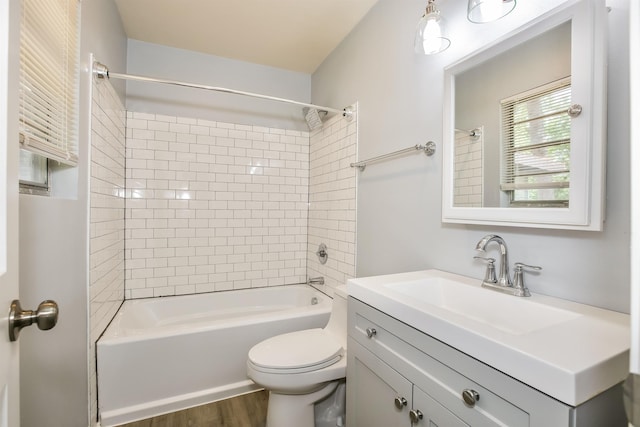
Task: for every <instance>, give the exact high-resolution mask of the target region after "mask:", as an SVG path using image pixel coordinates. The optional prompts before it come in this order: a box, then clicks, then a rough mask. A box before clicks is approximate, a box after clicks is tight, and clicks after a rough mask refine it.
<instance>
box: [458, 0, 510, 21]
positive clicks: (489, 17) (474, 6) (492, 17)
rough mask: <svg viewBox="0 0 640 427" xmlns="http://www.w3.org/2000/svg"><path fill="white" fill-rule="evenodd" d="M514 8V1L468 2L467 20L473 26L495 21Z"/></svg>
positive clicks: (483, 0)
mask: <svg viewBox="0 0 640 427" xmlns="http://www.w3.org/2000/svg"><path fill="white" fill-rule="evenodd" d="M515 7H516V0H469V5H468V7H467V18H468V19H469V21H471V22H473V23H475V24H485V23H487V22H492V21H497V20H498V19H500V18H502V17H503V16H505V15H508V14H509V13H510V12H511V11H512V10H513V9H514V8H515Z"/></svg>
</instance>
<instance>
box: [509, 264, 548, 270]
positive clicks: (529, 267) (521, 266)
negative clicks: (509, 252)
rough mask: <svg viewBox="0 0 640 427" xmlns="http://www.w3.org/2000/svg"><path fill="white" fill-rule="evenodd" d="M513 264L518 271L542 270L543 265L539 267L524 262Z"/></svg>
mask: <svg viewBox="0 0 640 427" xmlns="http://www.w3.org/2000/svg"><path fill="white" fill-rule="evenodd" d="M513 266H514V267H515V269H516V271H518V270H520V271H522V270H542V267H539V266H537V265H529V264H524V263H522V262H516V263H515V264H513Z"/></svg>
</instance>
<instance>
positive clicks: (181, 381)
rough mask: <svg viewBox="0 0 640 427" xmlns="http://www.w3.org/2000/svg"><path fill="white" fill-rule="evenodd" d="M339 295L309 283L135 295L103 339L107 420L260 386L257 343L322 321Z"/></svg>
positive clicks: (101, 375)
mask: <svg viewBox="0 0 640 427" xmlns="http://www.w3.org/2000/svg"><path fill="white" fill-rule="evenodd" d="M331 301H332V300H331V298H329V297H327V296H326V295H325V294H323V293H321V292H318V291H317V290H315V289H314V288H312V287H310V286H307V285H290V286H277V287H271V288H260V289H245V290H237V291H226V292H215V293H209V294H199V295H186V296H176V297H163V298H151V299H142V300H130V301H125V303H124V304H123V305H122V307H121V308H120V311H119V312H118V314H117V315H116V317H115V319H114V320H113V322H112V323H111V325H109V327H108V328H107V330H106V331H105V333H104V335H103V336H102V337H101V338H100V340H99V341H98V343H97V366H98V406H99V413H100V419H101V425H102V426H103V427H106V426H112V425H117V424H122V423H126V422H130V421H135V420H139V419H143V418H148V417H152V416H156V415H160V414H164V413H168V412H173V411H176V410H180V409H184V408H188V407H191V406H196V405H200V404H203V403H208V402H213V401H216V400H220V399H225V398H228V397H232V396H236V395H238V394H242V393H246V392H249V391H253V390H258V389H259V387H257V386H256V385H255V384H254V383H253V382H252V381H251V380H249V379H248V378H247V376H246V357H247V353H248V351H249V349H250V348H251V347H252V346H253V345H255V344H257V343H258V342H260V341H262V340H264V339H266V338H268V337H270V336H274V335H278V334H282V333H285V332H292V331H296V330H301V329H309V328H321V327H324V326H325V325H326V324H327V321H328V320H329V314H330V312H331Z"/></svg>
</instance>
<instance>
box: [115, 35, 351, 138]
mask: <svg viewBox="0 0 640 427" xmlns="http://www.w3.org/2000/svg"><path fill="white" fill-rule="evenodd" d="M110 69H111V70H112V71H118V72H123V69H122V68H117V67H115V66H110ZM127 73H129V74H137V75H142V76H150V77H158V78H164V79H170V80H178V81H183V82H190V83H199V84H204V85H209V86H215V87H224V88H229V89H235V90H240V91H245V92H253V93H259V94H263V95H268V96H275V97H278V98H288V99H292V100H294V101H300V102H309V99H310V96H311V76H310V75H309V74H304V73H298V72H293V71H287V70H282V69H278V68H273V67H267V66H264V65H257V64H251V63H248V62H242V61H235V60H231V59H227V58H221V57H217V56H212V55H206V54H202V53H198V52H192V51H187V50H182V49H176V48H173V47H167V46H161V45H156V44H151V43H146V42H141V41H138V40H129V45H128V54H127ZM329 107H330V106H329ZM126 108H127V110H128V111H136V112H141V113H152V114H164V115H169V116H180V117H192V118H197V119H206V120H213V121H221V122H228V123H237V124H244V125H253V126H265V127H274V128H285V129H296V130H302V131H307V130H309V129H308V127H307V125H306V122H305V121H304V116H303V114H302V108H301V107H298V106H295V105H290V104H284V103H279V102H274V101H270V100H262V99H256V98H250V97H245V96H239V95H233V94H227V93H221V92H211V91H203V90H198V89H191V88H182V87H176V86H167V85H160V84H150V83H141V82H135V81H128V82H127V102H126ZM336 108H337V107H336ZM341 108H342V107H341Z"/></svg>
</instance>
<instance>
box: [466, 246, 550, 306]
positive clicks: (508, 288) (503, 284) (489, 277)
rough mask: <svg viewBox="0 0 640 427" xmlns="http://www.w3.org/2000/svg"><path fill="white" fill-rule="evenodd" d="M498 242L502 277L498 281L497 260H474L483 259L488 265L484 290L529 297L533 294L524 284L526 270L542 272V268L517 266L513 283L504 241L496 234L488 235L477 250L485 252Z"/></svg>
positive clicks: (518, 263) (477, 257)
mask: <svg viewBox="0 0 640 427" xmlns="http://www.w3.org/2000/svg"><path fill="white" fill-rule="evenodd" d="M491 242H496V243H497V244H498V245H499V246H500V276H499V277H498V278H497V279H496V271H495V265H494V263H495V260H494V259H493V258H483V257H479V256H476V257H474V258H476V259H481V260H483V261H485V262H486V263H487V272H486V273H485V275H484V280H483V281H482V287H483V288H489V289H492V290H494V291H498V292H502V293H505V294H509V295H515V296H517V297H529V296H531V293H530V292H529V289H527V287H526V286H525V284H524V270H525V269H527V270H542V267H538V266H535V265H527V264H523V263H521V262H516V264H515V275H514V282H511V277H510V276H509V257H508V253H507V244H506V243H505V241H504V239H503V238H502V237H500V236H497V235H495V234H487V235H486V236H484V237H483V238H482V239H480V241H479V242H478V244H477V245H476V250H477V251H480V252H485V250H486V248H487V245H488V244H489V243H491Z"/></svg>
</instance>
